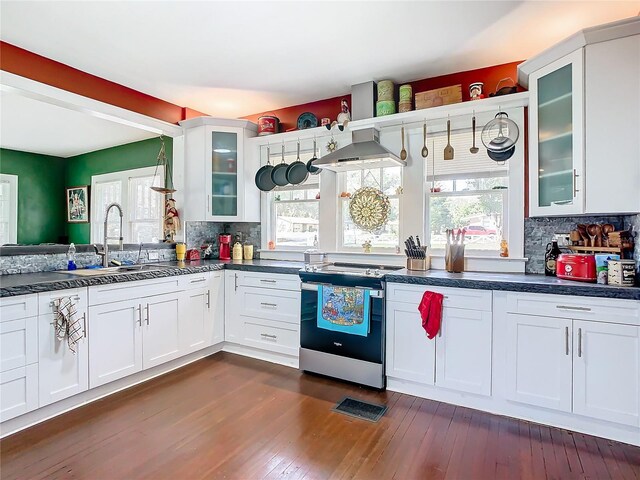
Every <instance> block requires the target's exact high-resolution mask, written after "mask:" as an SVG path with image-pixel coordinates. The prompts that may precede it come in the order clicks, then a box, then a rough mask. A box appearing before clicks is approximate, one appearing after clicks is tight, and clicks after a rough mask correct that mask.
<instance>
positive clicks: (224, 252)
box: [218, 233, 231, 260]
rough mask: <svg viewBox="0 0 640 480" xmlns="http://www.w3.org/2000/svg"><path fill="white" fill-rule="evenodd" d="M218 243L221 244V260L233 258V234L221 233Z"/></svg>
mask: <svg viewBox="0 0 640 480" xmlns="http://www.w3.org/2000/svg"><path fill="white" fill-rule="evenodd" d="M218 245H219V246H220V255H219V258H220V260H231V235H230V234H228V233H221V234H220V235H219V236H218Z"/></svg>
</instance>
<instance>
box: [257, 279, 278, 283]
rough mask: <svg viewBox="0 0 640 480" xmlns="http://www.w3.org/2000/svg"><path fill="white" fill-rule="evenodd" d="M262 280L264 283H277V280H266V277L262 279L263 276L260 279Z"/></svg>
mask: <svg viewBox="0 0 640 480" xmlns="http://www.w3.org/2000/svg"><path fill="white" fill-rule="evenodd" d="M260 281H261V282H262V283H276V280H264V279H262V278H261V279H260Z"/></svg>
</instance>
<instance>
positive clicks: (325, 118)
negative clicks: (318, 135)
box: [320, 117, 331, 127]
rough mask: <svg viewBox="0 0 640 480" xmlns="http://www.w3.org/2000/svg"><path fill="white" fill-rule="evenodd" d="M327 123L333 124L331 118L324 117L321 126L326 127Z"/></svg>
mask: <svg viewBox="0 0 640 480" xmlns="http://www.w3.org/2000/svg"><path fill="white" fill-rule="evenodd" d="M327 125H331V119H330V118H329V117H323V118H321V119H320V126H321V127H325V126H327Z"/></svg>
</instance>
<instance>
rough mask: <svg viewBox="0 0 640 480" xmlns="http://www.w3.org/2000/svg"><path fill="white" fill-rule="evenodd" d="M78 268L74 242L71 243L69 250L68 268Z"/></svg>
mask: <svg viewBox="0 0 640 480" xmlns="http://www.w3.org/2000/svg"><path fill="white" fill-rule="evenodd" d="M77 268H78V267H77V266H76V246H75V244H73V243H72V244H71V245H69V250H67V270H76V269H77Z"/></svg>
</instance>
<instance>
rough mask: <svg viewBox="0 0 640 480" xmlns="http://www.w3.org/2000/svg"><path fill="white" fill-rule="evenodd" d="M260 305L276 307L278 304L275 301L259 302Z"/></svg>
mask: <svg viewBox="0 0 640 480" xmlns="http://www.w3.org/2000/svg"><path fill="white" fill-rule="evenodd" d="M260 305H262V306H263V307H270V308H276V307H277V306H278V305H277V304H275V303H268V302H260Z"/></svg>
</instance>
